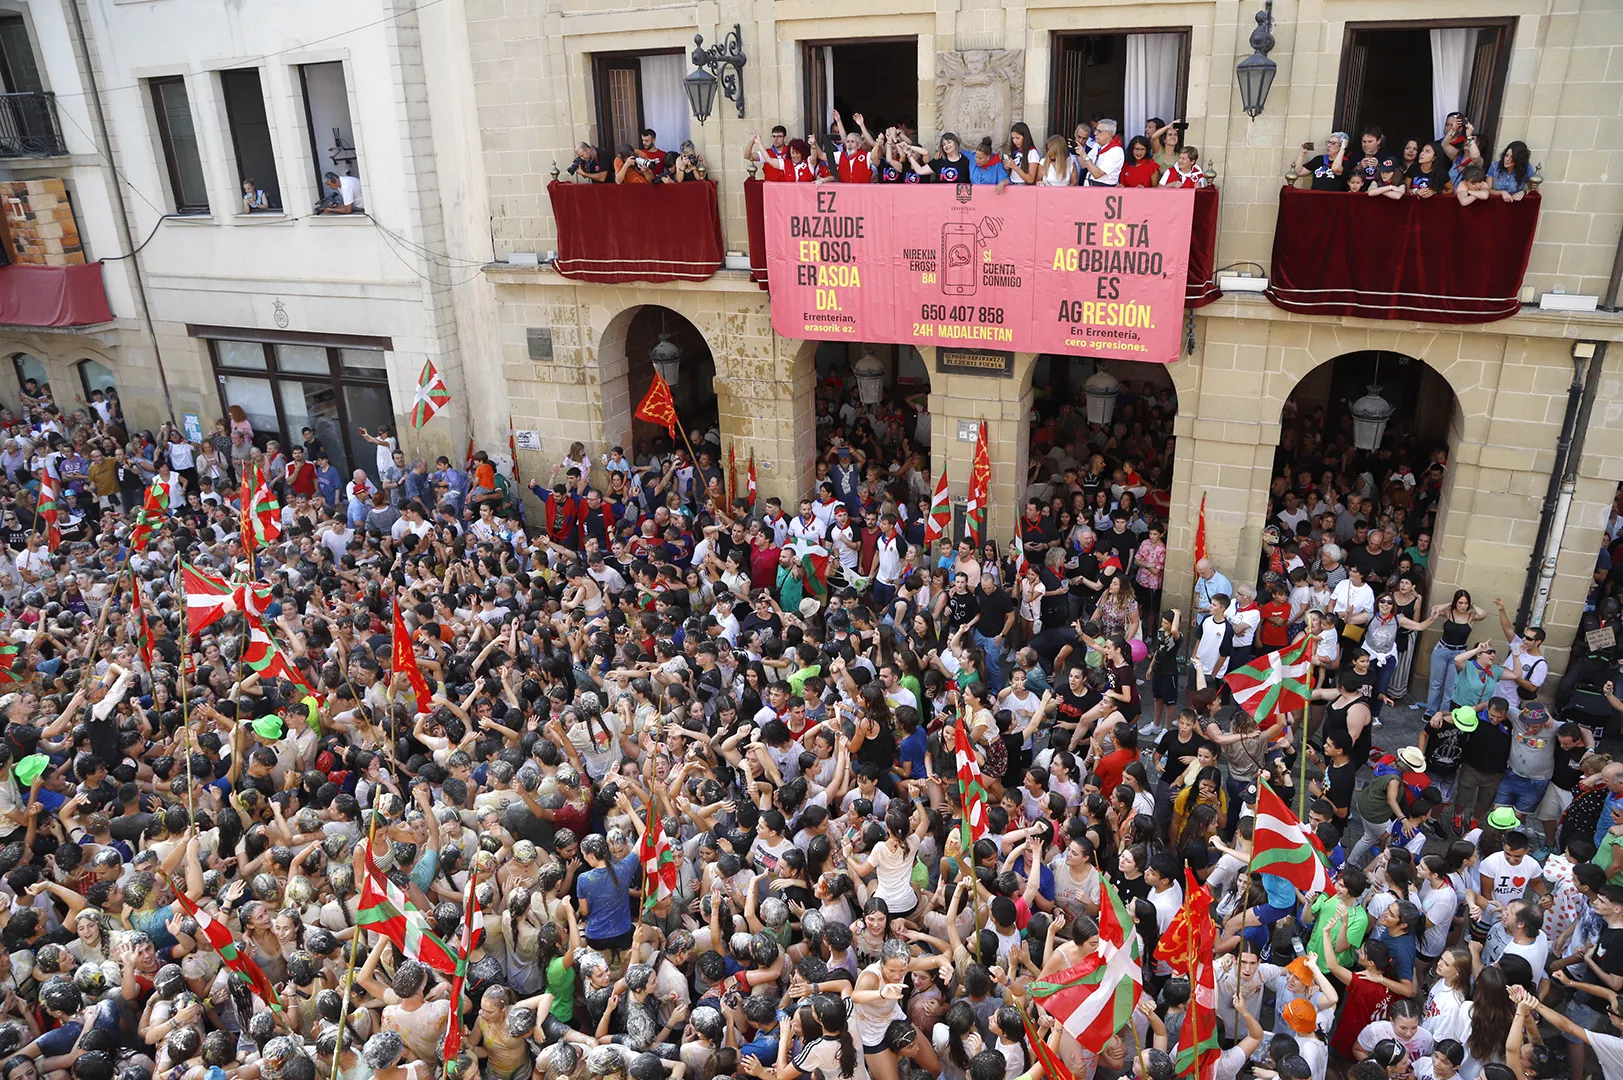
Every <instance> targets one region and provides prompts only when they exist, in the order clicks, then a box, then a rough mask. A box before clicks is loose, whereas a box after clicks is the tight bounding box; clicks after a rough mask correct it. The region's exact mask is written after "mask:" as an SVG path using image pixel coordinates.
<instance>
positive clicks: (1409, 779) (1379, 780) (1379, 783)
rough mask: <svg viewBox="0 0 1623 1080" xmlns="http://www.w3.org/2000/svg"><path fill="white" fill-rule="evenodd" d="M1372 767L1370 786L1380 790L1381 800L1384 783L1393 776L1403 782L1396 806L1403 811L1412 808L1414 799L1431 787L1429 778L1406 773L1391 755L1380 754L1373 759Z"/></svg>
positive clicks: (1384, 787)
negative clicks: (1373, 774) (1373, 769)
mask: <svg viewBox="0 0 1623 1080" xmlns="http://www.w3.org/2000/svg"><path fill="white" fill-rule="evenodd" d="M1374 765H1375V776H1374V778H1373V779H1371V780H1370V784H1371V785H1372V786H1376V787H1379V788H1380V789H1381V791H1382V796H1381V797H1382V798H1383V799H1384V798H1385V790H1386V781H1388V780H1390V779H1391V778H1392V777H1394V776H1396V777H1397V778H1399V779H1400V780H1402V781H1403V790H1402V791H1400V792H1398V804H1399V805H1400V806H1402V807H1403V809H1404V810H1405V811H1407V810H1409V809H1411V808H1412V807H1413V806H1414V802H1415V799H1417V798H1418V797H1419V796H1420V793H1421V792H1422V791H1425V790H1426V789H1427V788H1429V787H1431V777H1429V776H1427V775H1426V774H1424V773H1417V772H1406V771H1405V770H1404V769H1403V767H1402V766H1401V765H1400V764H1399V763H1398V759H1397V758H1395V757H1393V756H1392V755H1391V754H1382V755H1381V756H1380V757H1378V758H1376V759H1375V762H1374ZM1417 781H1419V782H1417Z"/></svg>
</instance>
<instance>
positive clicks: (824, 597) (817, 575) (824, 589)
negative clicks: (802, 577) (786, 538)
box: [792, 540, 829, 603]
mask: <svg viewBox="0 0 1623 1080" xmlns="http://www.w3.org/2000/svg"><path fill="white" fill-rule="evenodd" d="M792 547H793V548H794V552H795V555H796V557H797V558H799V559H800V568H801V569H802V570H804V571H805V572H806V595H807V596H810V597H811V598H812V599H814V600H817V601H818V602H820V603H826V602H827V601H828V560H829V554H828V548H826V547H824V546H823V545H822V544H817V543H812V542H809V541H805V540H797V541H795V543H794V544H793V545H792Z"/></svg>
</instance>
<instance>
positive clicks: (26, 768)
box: [14, 754, 51, 787]
mask: <svg viewBox="0 0 1623 1080" xmlns="http://www.w3.org/2000/svg"><path fill="white" fill-rule="evenodd" d="M50 764H51V759H50V758H49V757H47V756H46V755H44V754H29V755H28V756H27V757H25V758H23V759H22V760H21V761H19V762H17V767H16V769H15V770H14V771H15V772H16V774H17V782H18V783H20V784H21V785H22V786H23V787H32V786H33V783H34V781H35V780H38V779H39V778H40V774H41V773H43V772H44V771H45V770H46V768H47V767H49V765H50Z"/></svg>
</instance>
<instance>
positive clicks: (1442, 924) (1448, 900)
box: [1420, 885, 1459, 956]
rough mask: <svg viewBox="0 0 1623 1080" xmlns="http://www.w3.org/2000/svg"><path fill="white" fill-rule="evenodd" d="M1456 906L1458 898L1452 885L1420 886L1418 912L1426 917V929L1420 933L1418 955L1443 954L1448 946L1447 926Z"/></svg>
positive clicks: (1451, 919) (1452, 919) (1451, 920)
mask: <svg viewBox="0 0 1623 1080" xmlns="http://www.w3.org/2000/svg"><path fill="white" fill-rule="evenodd" d="M1458 907H1459V898H1458V897H1457V896H1455V895H1454V887H1453V886H1452V885H1441V886H1438V887H1437V888H1433V887H1432V886H1430V885H1422V886H1421V887H1420V913H1421V914H1422V915H1424V916H1425V917H1426V929H1425V931H1424V932H1423V933H1422V934H1421V935H1420V955H1422V956H1441V955H1443V950H1444V949H1446V948H1447V947H1448V928H1449V925H1450V924H1451V923H1452V922H1453V921H1454V912H1455V910H1456V909H1457V908H1458Z"/></svg>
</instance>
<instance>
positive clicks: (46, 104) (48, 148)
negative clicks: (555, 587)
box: [0, 15, 67, 158]
mask: <svg viewBox="0 0 1623 1080" xmlns="http://www.w3.org/2000/svg"><path fill="white" fill-rule="evenodd" d="M0 91H3V93H0V158H18V157H50V156H53V155H57V154H65V153H67V147H65V146H64V145H63V143H62V129H61V127H60V126H59V125H58V124H57V118H56V98H55V97H54V96H52V95H51V94H49V93H47V92H46V90H45V82H44V80H43V79H42V78H40V72H39V64H38V63H37V62H36V61H35V59H34V46H33V44H32V42H30V41H29V39H28V25H27V24H26V23H24V22H23V17H22V16H21V15H0Z"/></svg>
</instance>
